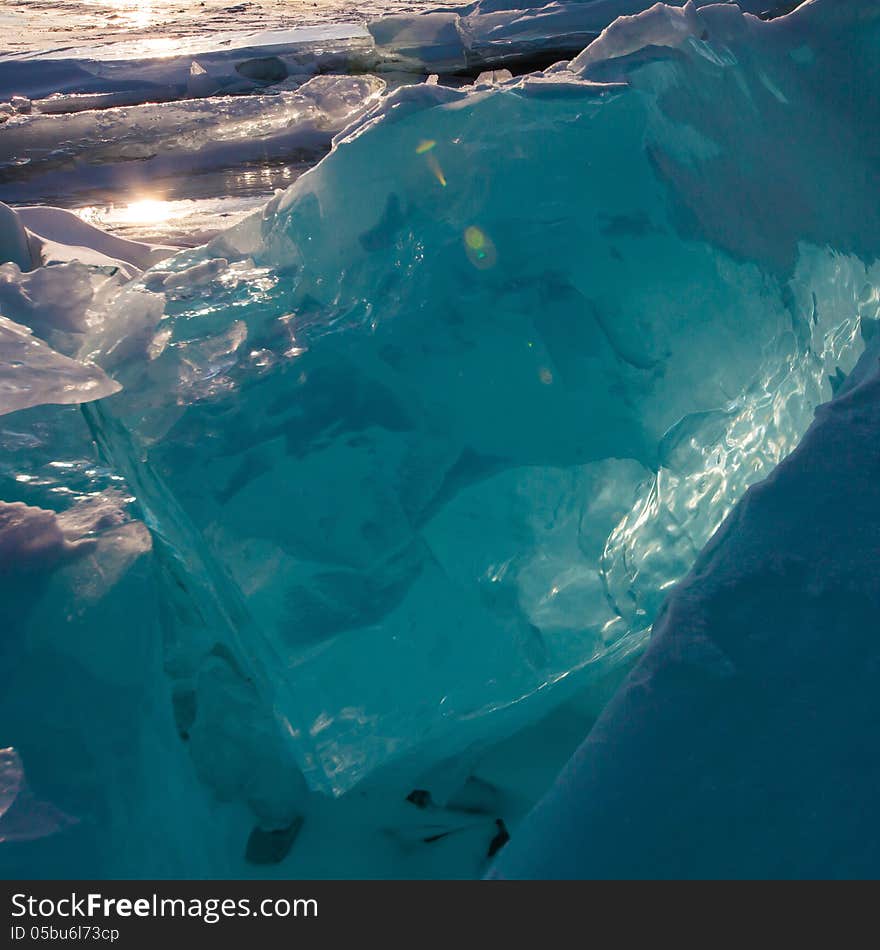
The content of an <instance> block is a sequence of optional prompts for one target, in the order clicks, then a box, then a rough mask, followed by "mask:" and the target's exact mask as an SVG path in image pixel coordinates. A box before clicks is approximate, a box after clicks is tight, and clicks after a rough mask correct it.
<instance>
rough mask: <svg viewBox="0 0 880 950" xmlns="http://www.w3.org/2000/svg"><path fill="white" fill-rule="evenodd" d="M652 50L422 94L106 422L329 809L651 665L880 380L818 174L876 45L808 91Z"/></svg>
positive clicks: (705, 20)
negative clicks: (755, 487) (676, 587)
mask: <svg viewBox="0 0 880 950" xmlns="http://www.w3.org/2000/svg"><path fill="white" fill-rule="evenodd" d="M713 9H714V8H713ZM620 22H621V24H622V25H621V26H620V27H619V28H618V29H617V30H616V31H615V30H614V29H612V30H611V31H609V33H608V35H607V36H605V37H603V39H602V41H600V42H601V43H602V44H604V48H605V50H606V58H602V57H596V56H593V57H592V58H590V57H588V56H586V55H585V56H584V57H582V58H580V59H579V60H576V61H575V62H574V63H572V64H571V67H570V68H569V69H555V70H551V71H548V73H547V74H544V75H537V76H533V77H528V78H526V79H524V80H510V81H508V82H506V83H502V84H501V86H500V87H493V88H488V89H482V90H480V89H477V90H459V91H453V90H448V89H443V88H442V87H436V86H422V87H411V88H408V89H403V90H400V91H399V92H398V93H396V94H393V95H392V96H391V97H390V98H389V99H388V100H387V101H386V102H385V103H384V104H383V105H382V106H381V107H379V109H378V110H377V111H376V112H375V113H368V114H367V116H366V117H365V118H364V119H362V120H361V121H360V124H359V125H358V126H357V127H355V128H354V129H352V130H350V132H349V133H348V134H347V135H346V136H344V137H343V138H342V140H341V141H340V142H338V145H337V148H336V149H335V151H334V152H333V153H332V154H331V155H330V156H329V157H328V158H327V159H326V160H325V161H324V162H322V163H321V164H320V165H319V166H318V167H317V168H316V169H315V170H314V171H312V172H310V173H309V174H307V175H306V176H304V177H303V178H302V179H301V180H300V181H299V182H297V183H296V184H295V185H294V186H293V187H292V188H291V189H290V190H289V191H288V192H286V193H285V194H283V195H281V196H279V197H278V198H276V199H275V200H274V201H273V202H271V203H270V204H269V206H268V207H267V208H266V209H265V210H264V212H263V213H262V216H258V217H256V218H254V219H251V220H250V221H248V222H246V223H244V224H243V225H241V226H240V227H239V228H238V229H236V230H234V231H232V232H230V233H229V234H227V235H226V236H224V237H223V238H221V239H219V240H218V241H216V242H214V244H212V245H210V246H209V247H208V248H206V249H204V250H200V251H196V252H192V253H187V254H185V255H183V256H181V257H179V258H177V259H174V260H172V261H171V262H166V263H165V264H163V265H160V267H159V268H158V269H157V270H155V271H153V272H150V273H149V274H147V275H146V277H145V279H144V282H143V286H144V288H145V289H144V290H137V289H135V290H132V291H131V292H130V295H129V299H128V302H126V304H125V307H128V306H130V305H131V300H133V299H135V298H137V297H138V296H141V297H143V296H144V294H146V293H148V292H149V293H158V294H161V295H162V297H163V298H164V299H163V301H162V302H163V306H164V316H163V318H162V320H161V321H160V322H159V323H158V325H157V326H156V327H155V332H154V333H152V335H148V338H147V337H145V339H147V343H146V349H145V350H143V351H142V352H141V353H140V354H136V355H135V356H133V357H131V358H130V359H128V360H126V361H124V362H123V363H121V364H119V366H118V368H117V371H116V372H117V376H118V378H119V379H121V380H122V381H123V383H124V386H125V391H124V393H123V394H122V395H121V396H120V397H119V398H118V399H116V400H114V401H112V402H108V403H107V404H106V408H104V407H101V408H99V409H98V410H97V411H95V412H91V411H90V416H91V417H92V418H93V425H94V426H95V429H96V431H97V432H98V433H99V437H100V438H101V439H102V440H103V442H104V443H105V446H106V451H107V452H108V453H109V454H110V457H111V458H112V459H113V460H114V463H115V464H116V465H118V466H120V467H122V468H124V469H125V470H126V475H127V476H128V477H129V479H130V480H132V482H133V483H134V484H136V485H137V484H138V483H140V486H141V487H140V488H137V489H136V493H137V494H138V496H139V500H140V503H141V504H142V505H143V506H144V508H145V509H146V510H147V511H148V513H149V520H150V522H151V523H152V524H154V525H155V526H156V529H157V531H158V532H159V533H160V534H162V533H163V532H164V531H166V529H165V528H164V525H165V523H166V521H169V520H170V521H171V522H172V523H173V524H174V525H175V528H174V530H173V531H172V530H170V529H169V530H168V531H167V535H168V540H169V544H170V546H171V548H173V549H176V548H177V546H178V545H183V546H184V548H185V547H186V546H187V545H189V544H192V543H193V539H197V541H198V546H199V557H200V558H203V559H204V562H205V564H208V563H210V565H212V567H211V570H212V571H216V572H217V574H218V576H220V577H222V578H223V580H222V585H223V586H224V591H223V592H217V591H215V595H216V596H220V597H221V599H222V598H223V597H227V596H233V597H234V600H235V602H236V603H237V604H238V606H239V607H240V610H241V614H240V617H241V619H240V624H241V625H242V626H241V628H240V629H238V630H237V633H236V636H237V638H238V639H239V643H240V647H241V649H242V650H243V651H244V653H245V655H251V656H253V657H255V658H257V659H256V660H255V661H254V662H255V665H256V667H257V668H258V669H259V670H260V674H259V678H260V679H261V681H262V682H263V684H264V686H265V688H266V689H268V690H269V694H270V695H271V696H273V697H274V701H275V703H276V708H277V710H278V713H279V715H281V717H282V719H283V721H284V722H285V723H286V725H287V727H288V730H289V733H290V736H291V737H292V739H293V742H294V746H295V748H296V750H297V753H296V754H297V756H298V759H299V762H300V764H301V767H302V768H303V770H304V771H305V773H306V775H307V777H308V779H309V781H310V783H311V784H312V785H313V786H314V787H316V788H320V789H326V790H331V791H333V792H337V793H338V792H341V791H345V790H346V789H348V788H350V787H351V786H352V785H353V784H354V783H356V782H358V781H360V780H361V779H362V778H363V777H364V776H365V775H367V774H369V773H370V772H371V771H372V770H373V769H375V768H376V767H377V766H379V765H381V764H383V763H385V762H387V761H389V760H390V759H393V758H394V757H396V756H399V755H400V754H401V753H403V752H411V751H413V750H414V749H419V748H426V747H436V748H438V749H443V750H446V751H448V750H450V749H453V750H454V749H460V748H462V747H463V746H465V745H467V744H468V743H470V742H473V741H476V740H478V739H482V738H485V736H487V735H493V734H498V732H503V731H504V730H505V729H509V728H511V724H515V723H517V722H519V721H522V719H524V718H526V719H527V718H529V717H530V716H533V715H535V714H536V713H535V712H534V710H538V709H542V708H545V707H544V704H545V703H546V702H549V700H548V697H549V696H550V695H551V694H553V692H554V689H555V690H557V695H564V694H565V690H566V688H568V687H569V685H570V684H571V683H573V682H578V683H580V682H582V681H583V679H584V678H589V676H590V675H591V674H592V673H594V672H596V671H599V670H604V669H606V668H607V667H608V665H609V664H613V663H615V662H616V661H617V660H618V659H619V658H620V657H622V656H626V655H627V654H628V653H630V652H631V651H632V650H634V649H637V648H638V646H639V645H640V644H641V643H642V641H643V639H644V637H645V635H646V634H647V632H648V631H649V629H650V626H651V623H652V620H653V618H654V616H655V614H656V610H657V608H658V606H659V604H660V603H661V602H662V599H663V597H664V592H665V591H666V590H667V589H668V588H669V586H670V585H672V584H673V583H674V582H675V581H676V580H677V579H678V578H679V577H680V576H681V575H682V573H683V572H684V571H685V570H687V568H688V567H689V566H690V564H691V563H692V560H693V558H694V556H695V555H696V553H697V551H698V550H699V549H700V547H701V546H702V545H703V544H704V543H705V541H706V540H707V539H708V538H709V536H710V535H711V534H712V532H713V531H714V530H715V528H716V527H717V526H718V524H719V523H720V522H721V520H722V519H723V518H724V516H725V515H726V513H727V512H728V511H729V509H730V507H731V505H732V504H733V503H734V502H735V500H736V499H737V498H738V497H739V495H740V494H741V493H742V492H743V491H744V490H745V488H746V487H747V485H748V484H750V483H751V482H753V481H755V480H756V479H758V478H760V477H761V476H762V475H763V474H765V473H766V472H768V471H769V470H770V469H771V468H772V466H773V465H774V464H775V463H776V462H777V461H778V460H779V459H780V458H781V457H783V456H784V455H785V454H786V453H787V452H788V451H789V450H790V449H791V448H792V447H793V446H794V445H795V444H796V442H797V439H798V438H799V436H800V434H801V433H802V432H803V431H804V429H805V427H806V425H807V424H808V422H809V419H810V418H811V415H812V410H813V408H814V407H815V405H817V404H818V403H819V402H821V401H822V400H823V399H824V398H826V397H827V396H828V395H830V392H831V387H830V385H829V383H828V378H829V376H834V375H835V373H836V371H837V367H838V366H840V367H841V371H842V372H845V371H846V369H847V368H848V367H849V366H851V365H852V364H853V362H854V360H855V359H856V357H857V355H858V353H859V352H860V350H861V339H860V337H859V309H858V308H859V305H860V304H859V301H861V302H862V304H863V306H864V307H866V308H868V309H870V307H871V306H872V301H874V292H873V291H872V290H870V288H871V286H873V284H872V283H871V277H870V275H868V274H867V272H866V270H865V266H864V265H863V264H862V263H861V262H860V261H859V260H858V259H857V258H856V257H854V256H850V257H842V256H840V255H836V254H834V253H831V252H829V251H827V250H822V249H820V248H818V247H813V246H810V245H809V244H807V243H800V238H801V237H804V238H807V239H814V240H815V239H816V238H817V237H818V235H819V233H820V232H821V231H823V230H826V231H828V233H833V234H834V235H835V237H836V240H837V242H838V243H839V244H840V245H841V250H844V251H847V252H855V251H862V250H863V249H865V248H867V247H868V246H869V244H870V241H871V240H872V239H873V236H872V232H871V229H870V228H869V227H866V226H862V225H864V222H859V221H858V220H857V219H855V218H853V219H852V220H849V219H847V218H846V214H847V209H848V208H849V205H850V194H849V192H850V190H851V188H850V185H848V184H841V186H840V187H841V200H840V201H839V202H837V204H836V209H837V210H836V211H835V212H834V213H832V211H831V209H830V207H829V204H828V202H827V201H826V191H827V187H828V182H829V181H830V180H835V181H837V179H836V177H835V176H836V174H837V172H836V168H837V167H838V166H837V164H836V163H837V162H839V160H840V158H839V156H832V155H831V153H830V152H828V153H827V154H826V152H825V149H824V146H822V147H815V148H814V149H813V160H812V161H805V160H804V159H803V155H804V150H805V149H807V148H808V147H809V143H810V141H811V140H812V137H813V136H814V135H815V134H816V132H817V130H822V129H824V128H825V127H826V126H827V127H832V126H833V125H834V124H835V122H836V121H837V119H838V113H836V112H835V111H834V107H833V104H832V101H831V100H832V97H831V95H830V94H829V90H828V88H827V81H826V82H824V83H817V82H816V81H815V80H813V79H811V78H810V77H811V75H812V73H811V72H810V70H811V69H815V68H816V66H815V64H816V61H817V60H818V61H820V62H821V61H822V58H823V57H833V56H834V55H835V50H836V49H837V44H838V43H839V42H842V40H841V38H840V37H839V36H837V35H836V34H835V33H834V32H833V31H829V32H827V33H825V34H821V33H820V34H819V39H817V42H816V48H817V52H816V54H815V56H814V58H813V61H808V59H809V58H808V57H805V56H803V55H793V53H794V52H796V50H797V49H800V48H801V46H802V41H801V37H800V35H799V33H798V31H797V30H795V29H793V28H789V29H788V30H787V31H785V30H781V29H778V28H777V29H776V30H775V32H774V31H773V30H772V29H771V28H769V27H768V26H766V25H764V24H762V23H760V22H759V21H757V20H756V19H754V18H745V19H744V18H743V17H742V15H741V14H739V13H737V12H736V11H733V10H720V11H719V10H714V12H713V11H708V12H697V11H695V10H694V9H692V8H688V9H685V10H669V11H662V10H661V11H660V12H659V13H652V14H650V15H646V17H645V18H644V22H643V23H642V25H641V27H640V29H641V30H642V33H641V34H638V33H637V35H636V39H637V40H638V42H635V41H633V39H632V30H633V29H634V28H633V27H631V26H630V24H629V23H628V22H627V21H620ZM771 26H772V25H771ZM821 43H825V44H827V47H826V49H825V50H824V51H823V49H822V48H821ZM646 49H647V50H648V52H647V53H646V52H645V50H646ZM594 77H595V78H596V79H602V80H605V79H613V80H614V82H613V83H611V84H609V83H607V82H601V83H597V82H596V81H594ZM623 79H625V80H626V82H627V83H628V85H627V86H624V85H622V84H621V82H620V80H623ZM782 104H786V109H788V110H789V112H790V113H791V115H790V117H789V119H788V124H787V126H786V128H787V130H788V136H787V137H785V138H783V139H781V140H779V139H778V138H777V137H776V131H777V129H778V125H777V124H776V123H777V118H778V117H777V113H778V112H779V110H780V108H781V105H782ZM768 117H769V123H770V124H768ZM513 130H515V131H513ZM756 141H757V142H761V143H770V142H773V143H774V146H775V148H776V151H775V152H774V153H773V155H772V156H768V157H767V158H766V161H764V162H763V163H761V162H758V161H757V160H756V155H755V151H754V148H753V147H752V145H751V143H752V142H756ZM862 145H866V146H869V147H872V140H869V139H868V138H866V139H865V141H864V142H863V143H862ZM843 160H844V161H846V160H848V159H847V158H846V157H844V159H843ZM860 160H861V159H860V158H858V157H856V153H853V161H855V162H857V161H860ZM781 165H784V166H785V167H786V169H787V171H788V174H789V176H790V177H789V179H788V181H787V182H786V183H785V184H784V185H783V184H781V183H780V182H779V180H778V168H779V166H781ZM733 189H741V190H742V192H743V193H744V194H746V195H748V202H747V203H745V204H743V205H742V206H738V207H736V211H735V212H734V206H735V198H734V197H733V191H732V190H733ZM795 194H796V195H797V200H796V201H795V198H794V195H795ZM774 208H775V209H776V211H777V212H778V215H779V218H778V219H777V218H776V217H774V215H773V212H772V209H774ZM841 209H842V210H841ZM722 211H723V214H721V212H722ZM866 286H867V287H868V290H867V291H865V287H866ZM112 319H116V320H119V319H124V316H123V312H122V309H120V310H119V311H118V313H117V315H116V316H114V317H113V318H112ZM102 347H103V349H102ZM92 355H93V356H95V358H97V359H98V361H99V362H100V361H104V362H105V363H106V362H107V360H108V359H109V361H110V363H113V354H112V352H109V351H108V349H107V342H106V340H105V341H104V342H103V343H102V344H101V346H100V347H99V348H98V349H97V350H96V351H95V352H94V353H93V354H92ZM123 429H124V430H125V431H126V435H125V436H124V437H122V436H120V435H119V433H120V432H121V431H122V430H123ZM129 440H134V441H133V442H131V441H129ZM132 446H139V447H140V448H136V449H134V450H133V449H132ZM132 451H134V452H135V454H136V455H137V460H136V461H135V460H133V459H132V457H131V456H132ZM159 485H161V486H162V487H161V488H159V487H158V486H159ZM171 499H173V507H174V514H173V516H172V515H170V514H169V512H168V510H167V507H166V506H167V505H169V504H171V501H170V500H171ZM177 556H178V558H179V559H180V560H184V561H185V560H186V559H187V558H188V556H189V555H188V553H187V551H186V550H182V551H180V550H178V551H177ZM227 585H228V590H227V589H225V588H226V586H227ZM230 591H231V592H232V594H230V593H229V592H230ZM238 622H239V621H237V622H236V623H238ZM234 625H235V624H234ZM575 673H577V674H578V675H577V676H573V675H572V674H575ZM551 687H553V688H554V689H551ZM529 710H531V711H529Z"/></svg>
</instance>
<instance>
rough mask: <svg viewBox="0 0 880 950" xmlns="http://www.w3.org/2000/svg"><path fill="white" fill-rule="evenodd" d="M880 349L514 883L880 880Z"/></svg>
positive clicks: (750, 505) (746, 523) (639, 689)
mask: <svg viewBox="0 0 880 950" xmlns="http://www.w3.org/2000/svg"><path fill="white" fill-rule="evenodd" d="M878 343H880V336H877V337H875V339H874V345H873V347H872V348H871V350H870V351H869V352H866V353H865V354H864V357H863V359H862V362H861V364H860V365H859V366H858V367H857V369H856V371H855V372H854V373H853V375H852V377H851V378H850V379H848V380H847V383H846V385H845V387H844V389H843V390H842V391H841V392H840V394H839V395H838V396H837V398H835V399H834V400H833V402H831V403H830V404H828V405H826V406H823V407H822V408H821V409H820V411H819V413H818V418H817V420H816V422H815V423H814V424H813V426H812V427H811V429H810V430H809V432H808V433H807V435H806V436H805V438H804V440H803V442H802V443H801V444H800V446H799V447H798V448H797V450H796V451H795V452H794V453H793V454H792V455H791V456H790V457H789V458H787V459H786V460H784V461H783V462H782V463H781V464H780V465H779V467H778V468H777V469H775V470H774V472H773V473H772V474H771V475H770V477H769V478H768V479H767V480H766V481H764V482H763V483H761V484H760V485H757V486H755V487H754V488H752V489H750V490H749V492H748V493H747V494H746V496H745V498H743V500H742V501H741V502H740V504H739V505H738V506H737V508H736V510H735V511H734V512H733V513H732V514H731V516H730V518H729V519H728V520H727V522H726V523H725V525H724V526H723V528H722V529H721V530H720V531H719V532H718V534H717V535H716V536H715V537H714V538H713V539H712V541H711V543H710V544H709V545H708V546H707V547H706V549H705V550H704V551H703V552H702V554H701V555H700V557H699V559H698V561H697V563H696V565H695V566H694V569H693V571H692V572H691V573H690V575H689V576H688V578H687V579H686V580H685V581H684V582H683V583H682V584H681V585H679V587H678V588H676V590H675V592H674V593H673V594H672V595H671V597H670V598H669V601H668V602H667V604H666V606H665V608H664V610H663V613H662V617H661V618H660V619H658V621H657V623H656V625H655V634H654V639H653V640H652V642H651V646H650V647H649V649H648V652H647V653H646V654H645V656H644V657H643V659H642V661H641V662H640V663H639V665H638V666H637V667H636V669H635V670H634V672H633V673H632V674H631V676H630V677H629V679H628V680H627V682H626V683H625V684H624V686H623V687H622V688H621V689H620V690H619V692H618V693H617V695H616V696H615V698H614V699H613V700H612V702H611V704H610V705H609V706H608V707H607V709H606V710H605V713H604V714H603V716H602V717H601V719H600V720H599V722H598V723H597V724H596V725H595V726H594V727H593V729H592V731H591V732H590V735H589V737H588V738H587V740H586V741H585V743H584V744H583V746H582V747H581V748H580V750H579V751H578V753H577V754H576V756H575V757H574V758H573V759H572V761H571V762H570V764H569V765H568V767H567V768H566V770H565V771H564V772H563V774H562V775H561V776H560V778H559V779H558V781H557V782H556V784H555V786H554V788H553V790H552V791H551V793H550V794H549V795H548V796H547V797H546V799H545V800H544V801H543V802H542V803H541V805H540V806H539V807H538V808H537V809H536V811H535V812H534V814H533V815H532V816H531V817H530V819H528V820H527V821H526V822H524V824H523V825H522V827H521V828H520V829H519V833H518V835H517V836H515V838H514V840H513V841H512V843H511V844H510V846H509V847H508V848H507V849H506V850H505V851H504V852H503V854H502V856H501V858H500V859H499V862H498V864H497V866H496V868H495V869H494V872H493V873H494V875H495V876H498V877H529V878H572V877H574V878H608V877H611V878H621V877H624V878H644V877H651V878H656V877H666V878H681V877H689V878H707V877H710V878H718V877H732V878H756V877H758V878H767V877H771V878H805V877H807V878H821V879H828V878H844V879H851V878H872V879H873V878H876V877H877V874H878V871H880V858H878V853H877V840H878V833H880V828H878V820H877V811H876V809H875V807H874V802H875V800H876V792H877V784H878V781H880V774H878V764H877V757H876V756H875V755H874V750H873V736H874V723H876V721H877V716H878V715H880V709H878V691H877V669H878V662H880V647H878V642H877V635H876V632H877V614H878V611H880V545H878V534H877V521H878V511H880V479H878V474H880V442H878V439H877V433H878V431H880V347H878V346H877V345H876V344H878ZM844 486H845V488H844Z"/></svg>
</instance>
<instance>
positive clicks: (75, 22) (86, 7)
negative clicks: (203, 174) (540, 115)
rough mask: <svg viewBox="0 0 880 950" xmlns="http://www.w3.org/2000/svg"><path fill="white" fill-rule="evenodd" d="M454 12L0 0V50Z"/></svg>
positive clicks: (299, 3)
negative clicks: (413, 13)
mask: <svg viewBox="0 0 880 950" xmlns="http://www.w3.org/2000/svg"><path fill="white" fill-rule="evenodd" d="M444 6H446V7H451V6H453V4H444V3H442V2H441V3H430V2H425V3H418V2H416V3H412V2H409V0H361V2H351V0H319V2H314V0H259V2H256V0H246V2H244V3H234V2H229V0H196V2H194V3H183V2H181V0H112V2H109V0H57V2H56V0H51V2H50V0H0V37H2V39H0V52H6V53H9V52H13V53H29V52H35V51H38V50H48V49H68V48H71V47H77V46H82V45H84V44H94V43H119V42H126V43H133V42H144V43H147V44H150V45H152V46H153V48H155V45H156V44H157V42H166V43H167V44H168V47H169V50H171V49H173V48H174V47H176V46H178V44H179V43H180V41H181V40H184V39H186V38H190V37H194V36H204V35H205V34H206V33H223V32H228V31H232V30H234V31H243V32H248V31H253V30H278V29H288V28H290V27H295V26H306V25H309V24H317V23H321V24H324V23H358V22H363V21H365V20H367V19H370V18H372V17H377V16H381V15H383V14H387V13H411V12H416V11H421V10H432V9H439V8H442V7H444Z"/></svg>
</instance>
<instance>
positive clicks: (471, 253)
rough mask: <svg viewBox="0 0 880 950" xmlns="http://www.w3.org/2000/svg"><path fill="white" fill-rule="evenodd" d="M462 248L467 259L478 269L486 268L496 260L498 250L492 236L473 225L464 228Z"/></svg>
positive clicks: (492, 265)
mask: <svg viewBox="0 0 880 950" xmlns="http://www.w3.org/2000/svg"><path fill="white" fill-rule="evenodd" d="M464 249H465V252H466V253H467V256H468V260H469V261H470V262H471V263H472V264H473V265H474V267H476V268H477V269H478V270H488V269H489V268H490V267H494V265H495V262H496V261H497V260H498V251H497V250H496V249H495V244H494V242H493V241H492V238H490V237H489V235H488V234H486V232H485V231H483V230H481V229H480V228H478V227H476V226H475V225H471V226H470V227H469V228H465V232H464Z"/></svg>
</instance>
